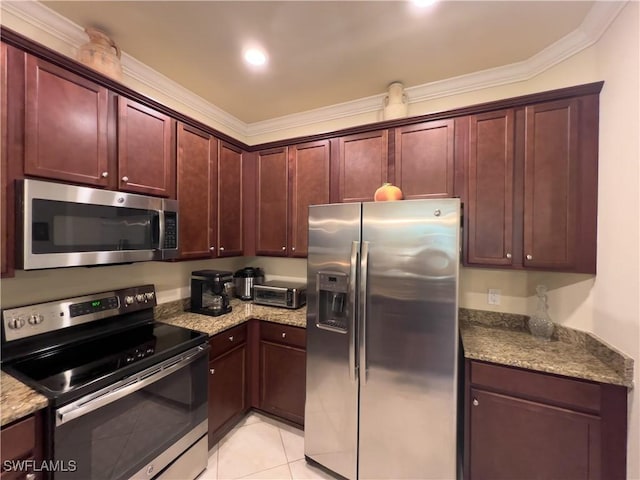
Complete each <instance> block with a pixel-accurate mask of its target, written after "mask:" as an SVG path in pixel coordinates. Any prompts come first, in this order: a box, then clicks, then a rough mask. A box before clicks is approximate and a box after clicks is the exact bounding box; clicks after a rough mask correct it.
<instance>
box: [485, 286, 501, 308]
mask: <svg viewBox="0 0 640 480" xmlns="http://www.w3.org/2000/svg"><path fill="white" fill-rule="evenodd" d="M487 303H488V304H489V305H500V290H498V289H495V288H490V289H489V293H488V294H487Z"/></svg>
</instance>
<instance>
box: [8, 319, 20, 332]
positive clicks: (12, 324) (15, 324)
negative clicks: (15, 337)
mask: <svg viewBox="0 0 640 480" xmlns="http://www.w3.org/2000/svg"><path fill="white" fill-rule="evenodd" d="M8 327H9V328H11V329H14V330H17V329H18V328H22V327H24V318H20V317H18V318H12V319H11V320H9V323H8Z"/></svg>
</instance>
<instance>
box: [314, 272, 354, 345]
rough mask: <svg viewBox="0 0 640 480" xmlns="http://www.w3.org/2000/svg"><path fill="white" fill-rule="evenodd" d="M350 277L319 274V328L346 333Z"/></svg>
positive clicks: (337, 274) (336, 274)
mask: <svg viewBox="0 0 640 480" xmlns="http://www.w3.org/2000/svg"><path fill="white" fill-rule="evenodd" d="M348 295H349V277H348V276H347V275H346V274H344V273H341V272H318V323H317V325H318V327H320V328H323V327H324V328H326V329H328V330H336V331H339V332H343V333H346V332H347V326H348V318H347V315H348V313H349V312H348V310H349V309H348Z"/></svg>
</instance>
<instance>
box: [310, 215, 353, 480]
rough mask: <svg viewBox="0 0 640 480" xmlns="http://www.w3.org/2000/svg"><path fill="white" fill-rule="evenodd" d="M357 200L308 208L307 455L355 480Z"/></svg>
mask: <svg viewBox="0 0 640 480" xmlns="http://www.w3.org/2000/svg"><path fill="white" fill-rule="evenodd" d="M360 218H361V204H359V203H357V204H335V205H320V206H312V207H310V208H309V251H308V258H307V395H306V404H305V421H304V423H305V429H304V430H305V432H304V433H305V434H304V450H305V455H306V456H307V457H309V458H311V459H312V460H314V461H316V462H318V463H320V464H321V465H323V466H325V467H326V468H328V469H330V470H332V471H334V472H336V473H338V474H339V475H342V476H343V477H346V478H349V479H355V478H356V475H357V473H356V467H357V457H356V449H357V440H358V437H357V428H358V417H357V415H358V383H357V372H356V350H355V344H356V337H355V335H356V331H355V313H356V305H355V293H356V284H357V278H356V276H357V273H356V272H357V261H358V256H359V242H360Z"/></svg>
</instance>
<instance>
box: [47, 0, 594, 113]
mask: <svg viewBox="0 0 640 480" xmlns="http://www.w3.org/2000/svg"><path fill="white" fill-rule="evenodd" d="M42 3H43V4H44V5H45V6H47V7H48V8H50V9H53V10H54V11H56V12H58V13H59V14H61V15H62V16H64V17H66V18H68V19H70V20H71V21H73V22H74V23H76V24H77V25H80V26H82V27H97V28H100V29H102V30H104V31H105V32H106V33H108V34H109V35H110V36H111V37H112V38H113V39H114V40H115V42H116V43H117V44H118V45H119V46H120V48H121V49H122V51H123V52H126V53H127V54H129V55H131V56H132V57H134V58H136V59H137V60H139V61H140V62H142V63H144V64H146V65H148V66H149V67H151V68H153V69H155V70H156V71H158V72H160V73H161V74H163V75H165V76H167V77H169V78H170V79H172V80H174V81H175V82H177V83H179V84H181V85H182V86H184V87H185V88H187V89H188V90H190V91H192V92H194V93H196V94H197V95H199V96H201V97H202V98H204V99H205V100H206V101H208V102H210V103H211V104H213V105H216V106H217V107H220V108H221V109H223V110H225V111H226V112H228V113H229V114H231V115H233V116H234V117H236V118H237V119H239V120H241V121H242V122H245V123H247V124H250V123H253V122H259V121H264V120H267V119H273V118H276V117H281V116H284V115H288V114H293V113H299V112H304V111H308V110H312V109H315V108H319V107H324V106H329V105H335V104H339V103H343V102H348V101H352V100H356V99H360V98H363V97H368V96H372V95H379V94H381V93H384V92H385V91H386V89H387V86H388V85H389V84H390V83H391V82H394V81H400V82H402V83H403V84H404V85H405V87H415V86H419V85H424V84H429V83H430V82H434V81H438V80H444V79H450V78H453V77H457V76H460V75H465V74H469V73H474V72H479V71H482V70H486V69H491V68H495V67H499V66H503V65H509V64H513V63H517V62H523V61H526V60H527V59H529V58H531V57H532V56H533V55H535V54H538V53H539V52H541V51H543V50H544V49H545V48H547V47H549V46H551V45H552V44H554V43H555V42H558V41H559V40H560V39H562V38H563V37H565V36H566V35H568V34H570V33H571V32H573V31H574V30H576V29H577V28H578V27H579V26H580V25H581V23H582V22H583V21H584V20H585V17H586V16H587V14H588V13H589V11H590V9H591V8H592V7H593V6H594V4H595V3H596V2H593V1H482V0H478V1H443V2H441V3H437V4H435V5H434V6H432V7H427V8H425V9H423V10H420V9H418V8H417V7H415V6H414V5H413V4H411V3H410V2H404V1H375V2H369V1H257V2H255V1H254V2H250V1H195V2H191V1H141V2H129V1H105V2H102V1H44V2H42ZM252 42H255V43H257V44H260V45H261V46H263V47H264V48H265V49H266V50H267V51H268V54H269V57H270V61H269V64H268V66H267V67H266V68H265V69H263V70H260V71H256V70H251V69H249V68H247V67H246V66H245V65H244V64H243V62H242V59H241V53H242V50H243V48H245V47H246V46H247V45H248V44H250V43H252Z"/></svg>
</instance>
